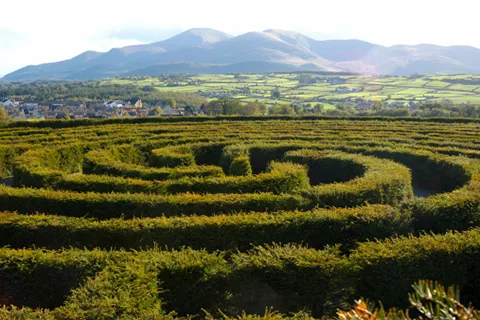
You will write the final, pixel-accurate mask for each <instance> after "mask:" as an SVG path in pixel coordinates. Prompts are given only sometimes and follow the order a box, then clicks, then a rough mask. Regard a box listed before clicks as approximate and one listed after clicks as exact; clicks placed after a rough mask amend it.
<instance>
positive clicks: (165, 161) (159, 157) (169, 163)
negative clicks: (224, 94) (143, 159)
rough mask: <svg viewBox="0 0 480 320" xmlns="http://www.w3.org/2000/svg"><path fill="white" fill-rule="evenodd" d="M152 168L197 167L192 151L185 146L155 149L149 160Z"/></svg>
mask: <svg viewBox="0 0 480 320" xmlns="http://www.w3.org/2000/svg"><path fill="white" fill-rule="evenodd" d="M149 163H150V166H151V167H156V168H164V167H165V168H175V167H181V166H193V165H195V157H194V155H193V153H192V150H191V149H190V148H188V147H185V146H180V147H165V148H162V149H154V150H152V153H151V155H150V160H149Z"/></svg>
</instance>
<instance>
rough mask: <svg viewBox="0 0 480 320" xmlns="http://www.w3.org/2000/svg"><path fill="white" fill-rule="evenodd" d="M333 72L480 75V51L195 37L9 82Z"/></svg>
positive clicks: (85, 56) (93, 57) (43, 68)
mask: <svg viewBox="0 0 480 320" xmlns="http://www.w3.org/2000/svg"><path fill="white" fill-rule="evenodd" d="M291 71H331V72H353V73H360V74H389V75H411V74H434V73H442V74H455V73H467V74H478V73H480V49H477V48H474V47H469V46H450V47H444V46H437V45H430V44H421V45H395V46H390V47H386V46H381V45H376V44H373V43H369V42H365V41H361V40H325V41H318V40H314V39H312V38H310V37H307V36H305V35H302V34H300V33H297V32H293V31H284V30H276V29H269V30H265V31H263V32H248V33H245V34H242V35H239V36H232V35H229V34H227V33H224V32H222V31H218V30H213V29H205V28H202V29H190V30H187V31H185V32H182V33H180V34H178V35H176V36H174V37H172V38H170V39H167V40H164V41H160V42H154V43H151V44H143V45H135V46H127V47H123V48H114V49H111V50H110V51H108V52H97V51H86V52H84V53H82V54H80V55H78V56H76V57H74V58H72V59H69V60H65V61H60V62H54V63H46V64H40V65H35V66H27V67H24V68H21V69H19V70H17V71H14V72H12V73H10V74H7V75H6V76H4V77H3V78H2V80H4V81H22V80H24V81H31V80H38V79H49V80H87V79H100V78H109V77H116V76H132V75H151V76H157V75H160V74H166V73H196V74H199V73H265V72H291Z"/></svg>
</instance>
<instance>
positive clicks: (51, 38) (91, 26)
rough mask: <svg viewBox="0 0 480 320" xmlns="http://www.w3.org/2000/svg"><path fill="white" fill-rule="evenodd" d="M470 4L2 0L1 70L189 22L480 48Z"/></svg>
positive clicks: (139, 39)
mask: <svg viewBox="0 0 480 320" xmlns="http://www.w3.org/2000/svg"><path fill="white" fill-rule="evenodd" d="M476 2H478V0H456V1H454V2H450V1H448V2H447V1H445V0H402V1H398V0H383V1H380V0H378V1H377V0H343V1H325V0H324V1H321V0H308V1H307V0H294V1H286V0H242V1H228V0H201V1H199V0H173V1H167V0H155V1H150V0H135V1H124V0H95V1H94V0H81V1H78V0H70V1H66V0H63V1H62V0H42V1H38V0H28V1H27V0H5V1H2V5H1V8H0V11H1V12H2V15H1V18H0V75H5V74H6V73H9V72H12V71H14V70H16V69H18V68H20V67H23V66H26V65H30V64H39V63H45V62H54V61H59V60H64V59H69V58H72V57H73V56H75V55H77V54H80V53H81V52H83V51H86V50H99V51H106V50H109V49H111V48H112V47H120V46H124V45H128V44H137V43H145V42H154V41H159V40H163V39H166V38H168V37H169V36H172V35H174V34H176V33H178V32H180V31H183V30H187V29H189V28H195V27H209V28H214V29H219V30H222V31H225V32H228V33H231V34H233V35H238V34H241V33H244V32H247V31H262V30H264V29H270V28H277V29H286V30H295V31H299V32H301V33H304V34H306V35H309V36H311V37H313V38H316V39H319V40H322V39H353V38H356V39H361V40H366V41H370V42H374V43H377V44H382V45H393V44H418V43H433V44H439V45H472V46H476V47H480V37H479V36H478V33H477V30H478V29H479V22H478V18H477V16H478V11H479V9H480V4H477V3H476ZM234 3H235V4H234Z"/></svg>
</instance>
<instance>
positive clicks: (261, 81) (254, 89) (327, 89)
mask: <svg viewBox="0 0 480 320" xmlns="http://www.w3.org/2000/svg"><path fill="white" fill-rule="evenodd" d="M300 77H301V76H300V75H299V74H269V75H260V74H244V75H237V76H235V75H197V76H188V75H184V76H181V77H180V80H175V81H172V80H170V79H163V80H162V79H161V78H147V79H141V80H134V79H131V78H130V79H111V80H105V81H104V82H103V84H132V85H135V86H139V87H144V86H152V87H154V88H155V89H156V90H160V91H178V92H189V93H198V94H201V95H204V96H206V97H207V98H208V99H215V98H217V97H228V98H233V99H238V100H240V101H243V102H249V101H255V100H259V101H262V102H264V103H266V104H268V105H273V104H275V103H303V104H306V103H310V104H316V103H322V104H325V106H326V108H327V109H328V108H334V106H335V104H338V103H344V102H348V101H357V99H363V100H366V101H378V100H384V101H387V102H389V103H392V102H398V103H406V102H434V101H445V99H448V100H451V102H453V103H455V104H480V77H479V76H471V75H452V76H422V77H370V76H351V75H349V76H337V75H317V74H310V79H311V82H307V83H305V81H302V82H300V80H301V79H300ZM470 83H473V84H470ZM345 88H348V89H354V88H359V89H360V90H361V91H360V92H342V91H341V90H342V89H345ZM276 89H278V90H279V91H280V93H281V98H280V99H272V98H271V93H272V91H273V90H276Z"/></svg>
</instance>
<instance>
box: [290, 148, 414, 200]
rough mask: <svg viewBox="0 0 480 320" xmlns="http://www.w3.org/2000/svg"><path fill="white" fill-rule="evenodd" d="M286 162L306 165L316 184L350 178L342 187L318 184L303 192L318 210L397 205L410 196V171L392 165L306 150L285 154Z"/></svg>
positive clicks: (397, 165) (384, 161) (354, 156)
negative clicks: (339, 171) (370, 205)
mask: <svg viewBox="0 0 480 320" xmlns="http://www.w3.org/2000/svg"><path fill="white" fill-rule="evenodd" d="M285 159H286V160H289V161H293V162H299V163H302V164H306V165H308V166H309V168H310V176H311V179H312V178H313V179H315V182H322V181H326V182H331V181H335V180H339V181H346V180H348V179H349V178H350V179H352V178H353V179H352V180H350V181H347V182H343V183H329V184H320V185H317V186H313V187H311V188H309V189H307V190H305V191H303V192H302V195H304V196H305V197H308V198H310V199H312V201H313V203H314V204H315V205H318V206H322V207H324V206H336V207H352V206H358V205H362V204H364V203H383V204H398V203H400V202H402V201H405V200H408V199H410V198H412V196H413V191H412V185H411V176H410V170H409V169H407V168H405V167H404V166H402V165H399V164H397V163H394V162H392V161H388V160H382V159H377V158H373V157H366V156H362V155H352V154H347V153H342V152H323V151H316V150H306V149H304V150H297V151H290V152H287V153H286V154H285ZM333 166H338V167H339V169H343V170H341V172H342V173H341V174H339V173H331V171H332V170H333ZM323 167H325V168H323ZM317 174H319V175H320V177H318V176H317Z"/></svg>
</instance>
